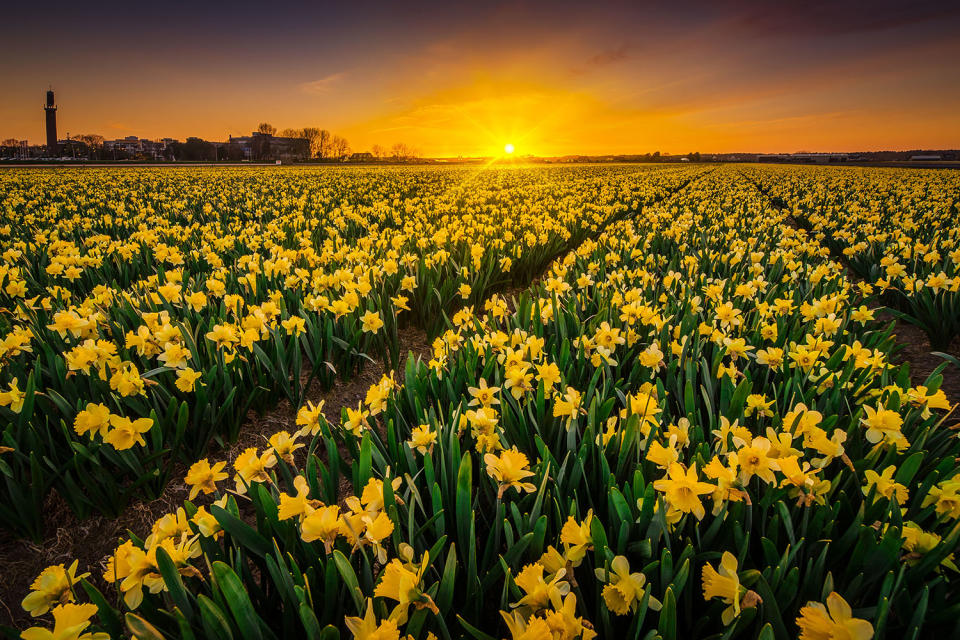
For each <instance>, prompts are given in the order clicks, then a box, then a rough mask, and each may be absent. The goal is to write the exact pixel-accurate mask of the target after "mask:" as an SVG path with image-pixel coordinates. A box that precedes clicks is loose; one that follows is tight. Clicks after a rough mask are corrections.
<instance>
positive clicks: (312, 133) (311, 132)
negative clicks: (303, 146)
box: [303, 127, 323, 158]
mask: <svg viewBox="0 0 960 640" xmlns="http://www.w3.org/2000/svg"><path fill="white" fill-rule="evenodd" d="M322 133H323V131H322V130H321V129H318V128H317V127H304V128H303V137H304V138H306V139H307V140H308V141H309V142H310V157H311V158H315V157H317V156H318V155H320V134H322Z"/></svg>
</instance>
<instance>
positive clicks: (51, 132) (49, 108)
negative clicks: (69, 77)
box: [43, 89, 60, 156]
mask: <svg viewBox="0 0 960 640" xmlns="http://www.w3.org/2000/svg"><path fill="white" fill-rule="evenodd" d="M43 110H44V111H45V112H46V114H47V153H48V154H49V155H51V156H56V155H59V152H60V149H59V146H58V145H57V107H56V105H55V104H53V89H51V90H50V91H47V104H46V106H45V107H44V108H43Z"/></svg>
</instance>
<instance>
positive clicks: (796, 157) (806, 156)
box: [757, 153, 850, 164]
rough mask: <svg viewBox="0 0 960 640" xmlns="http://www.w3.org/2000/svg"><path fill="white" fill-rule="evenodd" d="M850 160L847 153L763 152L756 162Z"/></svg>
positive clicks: (813, 162) (830, 162) (827, 161)
mask: <svg viewBox="0 0 960 640" xmlns="http://www.w3.org/2000/svg"><path fill="white" fill-rule="evenodd" d="M849 160H850V154H848V153H763V154H760V155H758V156H757V162H800V163H805V164H832V163H835V162H847V161H849Z"/></svg>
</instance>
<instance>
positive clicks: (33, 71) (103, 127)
mask: <svg viewBox="0 0 960 640" xmlns="http://www.w3.org/2000/svg"><path fill="white" fill-rule="evenodd" d="M58 3H59V0H56V1H54V2H53V4H54V5H57V4H58ZM110 4H112V3H104V5H110ZM360 4H361V5H363V6H356V7H339V6H338V7H333V8H330V7H324V8H323V10H322V11H321V10H320V9H319V8H309V7H308V8H304V7H302V6H301V5H299V4H298V5H296V6H295V7H294V6H286V5H285V3H284V2H280V3H278V4H277V6H276V7H273V6H271V14H270V15H269V16H263V15H261V14H260V10H259V9H257V8H256V7H247V6H245V5H239V6H237V5H232V6H233V7H234V8H233V9H232V10H231V11H230V12H229V13H228V14H223V15H221V14H220V13H218V12H217V11H215V10H214V9H213V8H208V7H205V6H204V7H199V8H197V7H196V6H195V5H189V8H184V7H185V6H187V5H184V6H171V5H165V6H164V7H162V8H158V7H136V8H132V9H129V8H128V10H125V11H120V10H119V8H117V7H111V6H99V7H97V8H86V7H76V6H74V5H72V4H70V3H65V2H64V3H62V4H60V6H58V7H54V8H53V10H52V11H48V10H47V5H44V11H42V12H41V11H40V9H39V8H38V7H37V6H35V5H26V4H22V5H20V6H17V7H15V8H13V9H12V10H11V11H10V13H11V20H10V24H11V25H12V26H13V27H14V29H12V35H11V36H10V37H9V38H8V40H9V45H10V48H11V50H15V51H23V52H25V53H24V55H23V56H22V57H18V59H16V60H14V59H13V56H6V57H5V58H4V60H2V61H0V70H2V72H3V75H4V77H5V78H6V79H7V85H8V90H7V91H6V92H5V98H4V100H3V102H2V103H0V139H6V138H10V137H14V138H18V139H28V140H29V141H30V142H31V143H41V142H42V139H43V114H42V110H41V108H40V107H41V99H42V95H43V92H44V91H46V89H47V87H48V85H52V86H53V89H54V90H55V91H56V96H57V102H58V105H59V106H60V110H59V112H58V114H57V115H58V129H59V131H60V134H61V137H65V136H66V134H67V133H69V134H71V135H78V134H86V133H98V134H101V135H104V136H105V137H107V138H110V139H112V138H121V137H124V136H127V135H136V136H138V137H143V138H151V139H156V138H160V137H173V138H178V139H180V140H183V139H185V138H186V137H188V136H198V137H201V138H204V139H207V140H225V139H226V138H227V137H228V136H230V135H235V136H236V135H248V134H249V133H250V131H253V130H254V129H255V128H256V126H257V124H258V123H259V122H263V121H266V122H270V123H271V124H273V125H274V126H276V127H277V128H278V129H281V130H282V129H284V128H288V127H289V128H301V127H304V126H317V127H322V128H325V129H328V130H330V131H331V132H333V133H335V134H339V135H341V136H344V137H346V138H347V139H348V140H349V142H350V145H351V148H352V149H353V150H354V151H366V150H369V149H370V148H371V147H372V146H373V145H374V144H379V145H381V146H383V147H386V148H388V149H389V147H390V146H391V145H393V144H395V143H400V142H402V143H405V144H407V145H409V146H410V147H413V148H416V149H418V150H419V151H420V152H421V153H422V154H424V155H426V156H431V157H456V156H495V155H502V154H503V153H504V145H505V144H507V142H508V141H509V142H510V143H512V144H514V145H515V147H516V155H537V156H557V155H569V154H587V155H603V154H622V153H648V152H653V151H660V152H661V153H674V154H682V153H687V152H691V151H700V152H702V153H724V152H738V151H740V152H761V153H763V152H791V151H800V150H808V151H874V150H882V149H891V150H895V149H919V148H956V147H960V118H957V117H956V108H955V105H956V104H957V103H958V98H960V71H958V67H957V65H954V64H952V61H953V60H956V59H960V39H957V38H956V37H955V35H954V34H955V33H956V29H957V26H960V20H958V18H960V8H958V7H957V6H955V5H952V4H950V3H946V2H943V3H938V2H919V3H914V4H912V5H910V6H909V7H904V6H901V5H900V4H897V3H894V2H890V1H887V0H881V1H880V2H875V3H872V4H871V8H870V10H869V12H864V11H861V10H859V9H857V8H856V7H854V6H852V5H850V6H847V5H845V4H841V3H829V2H812V3H806V5H805V6H804V7H803V8H796V9H791V8H786V7H783V6H780V5H773V4H770V3H761V2H743V1H733V2H719V3H706V2H695V3H692V5H691V6H689V7H687V6H685V7H681V8H677V9H667V8H664V7H662V6H661V5H659V4H652V5H650V6H647V7H644V6H639V5H637V4H634V3H620V2H613V3H604V4H602V5H596V6H591V7H587V6H584V5H582V4H578V3H565V2H554V3H549V4H547V3H539V2H499V3H492V4H488V5H484V6H483V7H464V6H449V5H445V4H438V3H433V2H419V3H404V5H403V6H402V7H401V6H397V5H393V4H379V5H378V4H377V3H360ZM174 5H176V3H174ZM368 5H370V6H368ZM118 6H119V5H118ZM50 15H55V16H57V18H56V19H57V21H58V22H63V23H67V22H66V21H68V20H69V23H70V24H75V25H76V27H75V29H76V32H77V33H87V34H107V35H109V36H110V37H94V36H91V37H90V38H89V41H87V40H83V41H78V42H77V43H72V42H70V38H58V39H56V40H55V41H53V42H49V41H48V38H47V35H46V33H47V31H46V29H47V27H48V24H47V21H48V20H50V18H49V16H50ZM264 20H267V21H268V24H267V25H266V26H264V27H262V28H261V26H260V25H261V22H263V21H264ZM38 43H42V44H43V46H42V47H39V46H38Z"/></svg>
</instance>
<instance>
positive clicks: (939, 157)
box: [910, 155, 943, 162]
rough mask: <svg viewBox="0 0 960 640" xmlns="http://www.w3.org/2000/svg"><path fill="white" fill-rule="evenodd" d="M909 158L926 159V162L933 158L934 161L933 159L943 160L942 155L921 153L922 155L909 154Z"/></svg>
mask: <svg viewBox="0 0 960 640" xmlns="http://www.w3.org/2000/svg"><path fill="white" fill-rule="evenodd" d="M910 159H911V160H925V161H928V162H929V161H931V160H934V161H935V160H943V157H942V156H929V155H922V156H910Z"/></svg>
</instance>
